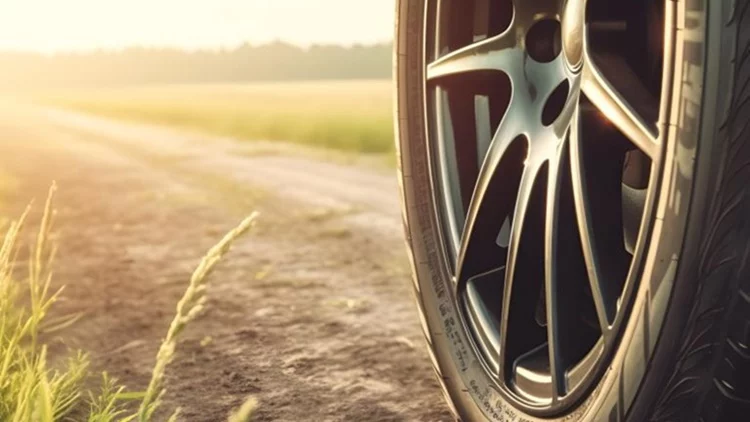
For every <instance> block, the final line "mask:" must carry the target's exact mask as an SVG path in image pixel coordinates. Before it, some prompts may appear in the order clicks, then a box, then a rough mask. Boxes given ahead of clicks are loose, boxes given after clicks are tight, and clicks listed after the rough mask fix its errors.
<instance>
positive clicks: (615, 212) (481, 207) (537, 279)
mask: <svg viewBox="0 0 750 422" xmlns="http://www.w3.org/2000/svg"><path fill="white" fill-rule="evenodd" d="M634 3H637V4H634ZM669 3H671V2H668V1H663V0H662V1H655V0H639V1H638V2H632V3H631V2H616V1H604V0H601V1H598V0H529V1H527V0H514V1H513V0H473V1H460V0H439V1H431V2H428V4H427V7H426V10H425V19H426V25H425V28H426V33H425V36H424V40H425V45H424V54H425V63H426V67H425V69H424V83H425V90H424V92H425V110H426V120H427V122H426V123H427V129H428V139H429V148H430V153H431V164H432V165H431V170H432V174H433V186H434V198H435V201H436V202H437V204H438V205H439V206H438V207H437V208H438V209H439V213H438V216H437V217H438V219H439V221H440V222H441V228H442V239H443V244H444V245H445V249H446V251H445V252H446V256H448V257H450V258H451V259H450V260H449V262H448V263H447V267H448V269H449V271H450V273H451V274H452V275H453V279H454V288H455V292H454V293H455V297H456V300H457V301H458V303H459V305H460V307H461V309H462V310H463V316H464V321H463V323H464V325H465V326H466V328H467V330H468V331H469V332H470V333H471V334H472V335H471V336H470V337H471V339H472V341H473V344H474V346H475V348H476V349H477V351H478V355H479V356H481V357H482V359H481V360H482V364H483V365H484V367H485V369H486V371H487V372H488V373H490V374H491V375H492V378H493V379H494V380H495V381H496V383H495V384H496V386H497V388H498V390H499V391H500V392H501V393H502V394H503V395H504V396H505V397H506V398H507V399H508V400H510V401H511V402H513V403H514V404H516V405H517V406H518V407H520V408H522V409H524V410H525V411H527V412H529V413H531V414H536V415H541V416H550V415H556V414H561V413H562V412H564V411H565V410H567V409H569V408H571V407H572V406H574V405H575V404H576V403H578V402H579V401H580V400H581V399H582V398H583V397H585V396H586V394H587V392H589V391H591V389H592V388H594V386H595V385H596V382H597V381H598V380H599V379H600V378H601V375H602V373H603V371H604V370H605V369H606V368H607V366H608V364H609V360H610V359H611V356H612V354H613V352H614V351H615V350H616V348H617V347H618V342H619V338H620V334H621V331H622V328H623V326H624V325H625V324H626V323H627V321H628V319H629V316H630V315H629V314H630V310H631V305H632V300H633V297H634V292H635V290H636V289H637V286H638V282H639V278H640V275H641V272H642V270H643V268H642V261H643V259H642V258H643V257H644V253H645V251H646V248H647V245H648V240H649V239H648V234H649V232H650V229H651V225H652V221H653V219H654V212H655V211H654V209H653V208H654V206H653V205H654V202H655V201H654V198H655V197H656V196H657V195H658V193H659V192H658V190H659V189H660V181H659V178H658V176H657V175H658V174H660V169H661V166H662V162H663V161H664V159H665V151H664V148H663V145H664V137H665V135H666V133H665V132H666V130H665V128H666V125H665V123H664V122H665V121H666V120H667V116H666V114H667V112H668V107H669V104H668V100H669V95H668V92H669V86H670V84H671V77H670V69H669V67H668V66H664V63H666V62H669V61H668V60H665V57H668V56H669V55H670V54H671V52H672V49H673V45H672V40H671V37H670V36H669V35H668V34H670V33H671V29H672V27H673V24H672V21H673V17H674V14H673V11H672V10H671V8H670V6H668V4H669Z"/></svg>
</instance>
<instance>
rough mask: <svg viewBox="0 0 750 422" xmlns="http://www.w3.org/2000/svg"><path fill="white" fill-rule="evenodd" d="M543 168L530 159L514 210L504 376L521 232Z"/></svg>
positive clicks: (507, 275) (507, 265) (504, 315)
mask: <svg viewBox="0 0 750 422" xmlns="http://www.w3.org/2000/svg"><path fill="white" fill-rule="evenodd" d="M541 168H542V163H541V162H539V161H530V162H527V163H526V166H525V169H524V171H523V174H522V176H521V182H520V185H519V187H518V195H517V199H516V204H515V210H514V212H513V222H512V223H511V229H510V239H509V244H508V257H507V259H506V263H505V285H504V287H503V306H502V314H501V318H500V333H501V334H500V359H499V362H500V376H501V377H504V376H505V374H504V370H505V364H504V363H505V361H506V351H507V349H508V344H507V340H508V322H509V320H510V307H511V298H512V296H513V295H512V292H513V279H514V278H515V274H516V269H517V265H516V264H517V263H518V251H519V247H520V244H521V234H522V232H523V227H524V221H525V220H526V215H527V211H528V209H529V203H530V202H531V196H532V193H533V190H534V186H535V184H536V179H537V177H538V175H539V173H540V170H541Z"/></svg>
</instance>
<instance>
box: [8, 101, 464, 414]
mask: <svg viewBox="0 0 750 422" xmlns="http://www.w3.org/2000/svg"><path fill="white" fill-rule="evenodd" d="M158 134H159V132H158V131H154V133H152V134H151V136H153V137H152V138H147V136H149V133H148V132H142V131H139V132H138V134H137V136H136V135H132V138H133V140H132V142H130V143H123V142H122V139H119V140H114V138H115V136H114V135H113V136H105V135H104V134H101V133H97V132H96V131H94V130H92V129H91V128H90V127H88V128H86V127H79V126H78V125H77V124H76V123H71V124H70V125H69V126H68V127H64V126H61V125H60V124H59V122H57V123H53V122H51V121H50V120H49V119H48V118H47V117H45V116H44V115H39V114H34V113H17V112H13V113H9V112H7V111H5V110H4V112H3V113H2V114H1V115H0V170H1V171H0V182H2V183H0V210H1V211H2V215H5V216H15V215H18V214H19V213H20V212H21V211H22V210H23V208H24V207H25V205H26V204H27V202H28V201H29V200H30V199H31V198H32V197H35V198H36V199H37V205H41V204H39V202H41V200H42V199H43V198H44V196H45V193H46V190H47V188H48V187H49V185H50V183H51V181H52V180H57V182H58V184H59V192H58V198H57V200H56V207H57V209H58V214H57V217H56V221H57V223H56V227H57V231H58V236H57V237H58V242H59V246H60V251H59V254H58V259H57V262H56V264H55V282H56V283H57V284H58V285H63V284H64V285H67V287H66V290H65V294H64V296H65V298H64V300H63V301H61V302H60V303H59V304H58V305H57V308H56V310H55V313H56V314H57V315H62V314H70V313H77V312H81V313H83V318H82V319H81V320H80V321H79V322H78V323H77V324H76V325H75V326H73V327H71V328H70V329H68V330H67V331H65V332H62V333H60V334H59V335H60V338H58V339H51V340H52V341H53V348H52V352H53V356H62V355H63V353H64V352H65V350H66V349H67V348H68V347H72V348H83V349H85V350H87V351H89V352H90V353H91V355H92V361H93V365H94V367H95V368H96V369H99V370H103V369H106V370H107V371H109V372H110V373H111V374H113V375H114V376H116V377H117V378H119V379H120V380H121V381H123V382H124V383H125V384H126V385H127V386H128V387H129V388H130V389H131V390H141V389H144V388H145V386H146V383H147V381H148V379H149V374H150V369H151V366H152V365H153V361H154V357H155V354H156V349H157V347H158V345H159V343H160V340H161V337H162V336H163V335H164V333H165V332H166V328H167V325H168V323H169V321H170V319H171V317H172V315H173V312H174V308H175V305H176V303H177V300H178V299H179V297H180V296H181V294H182V292H183V290H184V288H185V286H186V285H187V280H188V277H189V275H190V273H191V271H192V269H193V268H194V266H195V265H196V264H197V263H198V260H199V259H200V257H201V256H202V254H203V253H204V252H205V251H206V250H207V249H208V248H209V247H210V246H211V245H212V244H213V243H214V242H215V241H217V240H218V239H219V238H220V236H222V235H223V233H224V232H225V231H226V230H228V229H229V228H231V227H232V226H233V225H234V224H235V223H236V222H237V221H238V220H239V219H240V218H241V217H242V216H244V215H246V214H249V213H250V212H251V211H252V210H256V209H257V210H259V211H260V212H261V213H262V214H261V219H260V220H259V222H258V226H257V228H256V229H255V230H254V231H253V232H252V234H251V235H250V237H249V238H246V239H244V240H242V241H240V243H239V244H237V245H236V247H235V248H234V250H233V251H232V252H231V253H230V254H229V255H228V257H227V260H226V261H225V262H224V263H223V264H222V265H221V266H220V269H219V270H218V271H217V272H216V273H214V275H213V278H212V286H211V288H210V293H209V303H208V306H207V308H206V311H205V312H204V313H203V314H202V315H201V317H200V318H199V319H198V320H196V321H195V322H194V323H193V324H192V325H191V326H190V327H189V329H188V330H187V332H186V333H185V336H184V337H183V341H182V343H181V344H180V346H179V349H178V356H177V359H176V361H175V362H174V364H173V365H172V366H170V368H169V371H168V372H169V379H168V385H167V388H168V395H167V399H166V403H165V407H166V408H173V407H175V406H179V407H181V408H182V418H183V419H184V420H186V421H220V420H225V417H226V415H227V413H228V412H229V411H230V410H231V409H232V408H233V407H235V406H237V405H239V404H240V403H241V402H242V401H243V400H244V399H245V398H246V397H247V396H248V395H254V396H256V397H257V398H258V399H259V400H260V408H259V410H258V411H257V413H256V415H255V420H259V421H271V420H273V421H302V420H315V421H402V420H403V421H406V420H410V421H411V420H421V421H444V420H451V417H450V414H449V412H448V411H447V407H446V406H445V405H444V403H443V399H442V396H441V394H440V392H439V387H438V383H437V382H436V381H435V379H434V374H433V371H432V369H431V365H430V361H429V358H428V356H427V353H426V351H425V349H424V346H423V340H422V334H421V330H420V328H419V324H418V321H419V319H418V316H417V314H416V311H415V307H414V305H413V301H412V294H411V292H410V285H409V277H410V275H409V268H408V263H407V261H406V257H405V251H404V246H403V243H402V240H401V232H400V229H398V226H399V223H400V217H399V210H398V208H397V203H396V202H395V201H393V203H391V204H387V206H386V205H384V202H385V201H386V200H385V199H384V200H382V201H376V202H377V203H376V204H368V203H367V201H357V200H356V198H358V197H359V196H357V195H360V194H361V192H362V190H363V189H372V190H373V191H378V192H379V191H380V190H383V189H391V187H390V186H392V188H393V189H395V182H394V183H393V185H391V182H392V179H390V178H389V177H392V175H390V176H384V175H380V174H369V173H367V172H368V171H367V170H364V169H354V168H344V167H337V165H334V164H322V163H314V162H308V164H307V165H308V166H309V167H308V168H309V169H313V170H314V172H315V174H310V177H309V178H310V179H315V180H314V181H315V183H317V184H318V185H316V186H317V187H310V189H307V190H306V189H305V183H306V182H305V180H303V179H304V178H303V179H299V180H297V181H295V180H296V179H295V177H296V178H300V177H302V176H304V173H302V172H300V171H299V170H298V169H285V168H283V166H284V165H285V164H289V163H290V162H297V161H295V160H301V159H298V158H293V159H292V158H290V159H283V157H274V160H271V159H270V157H269V159H268V160H264V159H263V157H258V156H253V155H247V156H244V158H243V157H242V156H239V155H237V156H235V155H231V154H226V153H225V154H219V153H216V154H214V153H212V151H214V150H216V151H221V150H220V149H219V148H216V149H212V148H210V147H208V148H203V149H202V150H196V151H193V150H190V149H181V148H177V147H176V146H175V145H176V144H170V143H165V144H164V145H162V147H161V148H159V149H158V150H152V149H150V148H146V147H145V146H154V145H157V144H159V143H160V142H161V138H159V137H158V136H157V135H158ZM118 136H119V135H118ZM144 145H145V146H144ZM170 145H172V146H171V147H170ZM186 151H188V152H186ZM241 160H245V161H241ZM243 163H244V164H243ZM257 163H264V164H263V165H264V166H265V167H264V168H266V170H267V173H263V174H266V175H268V174H276V173H279V174H288V173H291V174H296V176H292V177H291V178H290V177H287V179H285V180H284V181H283V183H282V184H281V185H280V184H279V180H278V178H273V177H272V176H266V177H265V178H266V179H267V183H264V177H263V174H258V173H257V172H256V173H253V172H254V171H257V169H258V167H257V166H255V164H257ZM272 163H276V165H277V166H282V167H280V168H275V167H273V164H272ZM326 168H330V169H332V170H321V169H326ZM253 169H255V170H253ZM313 170H311V171H313ZM274 172H275V173H274ZM295 172H296V173H295ZM326 172H329V174H326ZM336 172H338V173H336ZM341 172H349V173H351V174H353V175H357V179H354V180H349V181H347V180H342V177H343V175H342V173H341ZM327 178H328V179H330V180H329V182H330V185H331V186H333V187H335V189H344V190H346V189H348V190H349V194H348V195H347V194H340V193H334V194H332V195H329V196H328V197H325V195H326V190H325V189H326V184H325V182H326V179H327ZM370 179H372V180H375V181H377V183H381V182H380V180H382V186H383V187H382V188H379V187H378V185H377V183H375V184H372V183H369V184H367V183H365V182H363V180H370ZM292 183H297V185H294V186H292V185H291V184H292ZM347 183H349V184H350V185H351V186H346V184H347ZM315 189H318V190H319V191H315ZM295 191H298V192H301V193H300V194H295V193H294V192H295ZM378 194H382V195H384V197H388V198H391V197H395V195H396V192H395V191H393V192H386V193H382V192H381V193H378ZM352 195H354V196H352ZM373 195H375V194H370V195H364V196H362V195H360V196H362V197H363V198H367V197H372V196H373ZM387 201H391V200H390V199H388V200H387ZM378 207H379V208H378ZM37 208H41V207H40V206H38V207H37ZM373 222H376V223H377V224H373Z"/></svg>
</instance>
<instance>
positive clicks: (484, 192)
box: [456, 108, 525, 280]
mask: <svg viewBox="0 0 750 422" xmlns="http://www.w3.org/2000/svg"><path fill="white" fill-rule="evenodd" d="M518 122H519V119H518V118H515V111H514V109H513V108H511V109H509V110H508V113H506V116H505V117H504V118H503V121H502V122H501V123H500V126H499V128H498V129H497V131H496V132H495V135H494V136H493V139H492V142H491V143H490V147H489V150H488V151H487V156H486V157H485V160H484V163H483V164H482V168H481V169H480V171H479V176H478V177H477V183H476V186H475V188H474V194H473V196H472V199H471V202H470V204H469V207H468V211H467V213H466V222H465V224H464V229H463V234H462V236H461V242H460V247H459V251H458V259H457V261H458V263H457V271H456V273H457V278H458V279H459V280H467V279H469V278H471V277H472V276H475V275H477V274H481V273H484V272H487V271H490V270H492V269H494V268H496V267H497V265H496V263H497V259H493V258H497V257H492V256H487V250H488V246H491V245H493V244H495V241H496V239H497V233H491V232H488V230H486V225H487V224H488V223H489V220H493V219H494V220H495V221H494V222H495V223H498V225H497V228H498V229H499V228H500V225H499V224H502V222H503V221H502V219H503V218H504V217H505V216H507V215H510V213H511V212H512V211H513V210H512V206H513V202H514V201H513V194H514V193H515V187H516V186H517V183H515V182H514V181H513V180H514V179H517V178H518V177H519V175H520V174H521V169H522V165H523V164H522V162H523V157H522V156H521V154H522V151H521V149H522V147H524V148H525V146H524V145H522V144H523V143H522V142H514V140H515V139H516V138H517V137H518V135H519V134H520V133H521V130H520V127H519V123H518ZM511 150H512V151H511ZM506 156H509V159H507V160H504V158H505V157H506ZM501 161H502V162H504V163H505V164H504V165H501V164H500V163H501ZM506 162H507V163H506ZM500 178H502V179H503V180H500V181H499V182H500V183H493V180H496V179H500ZM488 197H491V198H492V200H486V198H488Z"/></svg>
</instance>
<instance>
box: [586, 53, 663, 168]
mask: <svg viewBox="0 0 750 422" xmlns="http://www.w3.org/2000/svg"><path fill="white" fill-rule="evenodd" d="M584 52H585V59H584V66H583V76H582V78H583V82H582V86H581V89H582V90H583V92H584V94H586V96H587V97H588V98H589V100H591V102H592V103H593V104H594V105H595V106H596V107H597V108H598V109H599V111H601V113H602V114H604V116H605V117H606V118H607V119H609V120H610V121H611V122H612V123H613V124H614V125H615V126H616V127H617V128H618V129H619V130H620V131H621V132H622V133H623V134H624V135H625V136H626V137H628V138H629V139H630V141H631V142H632V143H633V144H634V145H635V146H636V147H638V148H639V149H641V150H642V151H643V152H644V153H645V154H646V155H648V156H649V157H651V158H652V159H655V158H657V156H658V154H659V140H658V133H656V131H654V130H652V129H650V128H649V125H648V124H647V123H646V122H645V121H644V120H643V118H642V117H641V116H639V115H638V114H637V113H636V112H635V111H634V110H633V109H632V107H631V106H630V105H629V104H628V103H627V101H625V100H624V99H623V97H622V96H621V95H620V94H619V93H618V92H617V91H616V90H615V88H614V87H613V86H612V85H611V84H610V83H609V82H608V81H607V79H606V78H605V77H604V75H603V74H602V72H601V71H600V70H599V68H597V66H596V64H594V61H593V59H592V54H591V52H590V51H589V49H588V48H585V49H584Z"/></svg>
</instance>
